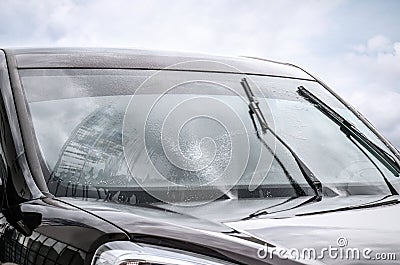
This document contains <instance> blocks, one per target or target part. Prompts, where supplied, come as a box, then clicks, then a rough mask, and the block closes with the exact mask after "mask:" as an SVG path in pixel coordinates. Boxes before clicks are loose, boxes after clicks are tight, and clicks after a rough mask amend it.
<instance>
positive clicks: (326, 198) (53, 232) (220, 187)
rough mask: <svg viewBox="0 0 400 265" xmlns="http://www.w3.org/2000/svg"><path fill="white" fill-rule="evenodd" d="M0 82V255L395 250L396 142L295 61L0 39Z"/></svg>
mask: <svg viewBox="0 0 400 265" xmlns="http://www.w3.org/2000/svg"><path fill="white" fill-rule="evenodd" d="M0 89H1V100H0V114H1V117H0V122H1V126H0V129H1V133H0V136H1V145H0V157H1V159H0V171H1V189H0V190H1V193H0V200H1V206H2V207H1V212H2V213H1V219H0V220H1V221H0V261H1V262H12V263H16V264H93V265H134V264H136V265H145V264H163V265H170V264H176V265H184V264H186V265H189V264H211V265H222V264H250V265H256V264H336V263H340V264H363V263H367V264H386V263H396V262H398V261H397V260H398V259H400V249H399V246H400V236H399V235H400V222H399V217H400V207H399V204H398V203H399V193H398V192H399V191H400V182H399V173H400V166H399V159H400V154H399V152H398V150H396V148H395V147H394V146H393V145H391V144H390V143H389V142H388V141H387V140H386V139H385V138H384V137H383V136H382V135H381V134H380V133H379V132H377V131H376V129H375V128H374V127H373V126H372V125H371V124H370V123H369V122H368V121H367V120H366V119H365V118H364V117H363V116H362V115H361V114H360V113H358V112H357V111H356V110H355V109H354V108H353V107H351V106H350V105H349V104H347V103H346V102H345V101H344V100H343V99H341V98H340V97H339V96H338V95H337V94H336V93H335V92H333V91H332V90H331V89H330V88H329V87H328V86H327V85H325V84H324V83H323V82H322V81H320V80H319V79H318V78H316V77H314V76H313V75H311V74H309V73H308V72H306V71H305V70H303V69H301V68H299V67H297V66H295V65H291V64H286V63H279V62H274V61H269V60H265V59H260V58H250V57H223V56H212V55H204V54H186V53H173V52H159V51H143V50H118V49H77V48H75V49H4V50H1V52H0ZM372 100H373V99H372Z"/></svg>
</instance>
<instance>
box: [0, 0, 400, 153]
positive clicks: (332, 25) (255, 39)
mask: <svg viewBox="0 0 400 265" xmlns="http://www.w3.org/2000/svg"><path fill="white" fill-rule="evenodd" d="M0 5H1V9H0V23H1V25H2V26H1V27H0V46H6V47H8V46H95V47H98V46H106V47H134V48H149V49H163V50H185V51H200V52H208V53H218V54H228V55H250V56H259V57H265V58H269V59H275V60H280V61H285V62H292V63H296V64H298V65H300V66H302V67H304V68H306V69H308V70H310V71H311V72H312V73H315V74H317V75H318V76H320V77H321V78H322V79H323V80H325V81H326V82H327V83H328V84H329V85H330V86H331V87H332V88H334V89H335V90H336V91H337V92H338V93H339V94H340V95H342V96H343V97H345V98H346V99H347V100H348V101H349V102H350V103H351V104H352V105H354V106H355V107H357V108H358V109H359V110H360V111H361V112H362V113H363V114H364V115H365V116H367V118H368V119H369V120H370V121H371V122H372V123H373V124H374V125H375V126H376V127H377V128H378V129H380V130H381V131H382V132H383V133H384V134H385V135H386V136H387V137H388V138H389V139H390V140H391V141H392V143H394V144H395V145H396V146H397V147H400V30H399V26H400V16H399V11H400V1H397V0H385V1H380V0H375V1H370V0H364V1H333V0H325V1H306V0H302V1H296V0H292V1H275V0H274V1H273V0H263V1H253V0H249V1H241V0H213V1H211V0H209V1H191V0H185V1H183V0H182V1H180V0H169V1H128V0H126V1H125V0H116V1H109V0H99V1H79V0H65V1H51V0H48V1H22V0H21V1H15V0H0Z"/></svg>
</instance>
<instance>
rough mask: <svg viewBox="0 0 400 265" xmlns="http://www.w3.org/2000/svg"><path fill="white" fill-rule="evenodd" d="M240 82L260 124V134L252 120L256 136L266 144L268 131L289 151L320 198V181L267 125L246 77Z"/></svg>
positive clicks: (251, 112)
mask: <svg viewBox="0 0 400 265" xmlns="http://www.w3.org/2000/svg"><path fill="white" fill-rule="evenodd" d="M240 83H241V84H242V87H243V89H244V91H245V93H246V96H247V98H248V99H249V113H250V117H251V119H252V120H254V119H253V116H256V118H257V121H258V123H259V124H260V127H261V132H262V134H260V133H259V132H258V128H257V126H256V124H255V123H254V122H253V125H254V128H255V130H256V133H257V137H258V138H259V139H260V140H261V141H262V142H263V144H265V145H266V143H265V141H264V139H262V135H264V134H266V133H267V132H268V131H269V132H270V133H271V134H272V135H273V136H274V137H275V138H276V139H277V140H278V141H279V142H280V143H281V144H282V145H283V146H284V147H285V148H286V149H287V150H288V151H289V152H290V154H291V155H292V157H293V158H294V160H295V161H296V164H297V165H298V167H299V169H300V171H301V173H302V174H303V176H304V179H305V180H306V181H307V183H308V185H310V187H311V188H312V190H313V191H314V193H315V196H316V198H317V199H318V200H320V199H321V198H322V183H321V181H319V179H317V177H315V176H314V174H313V173H312V172H311V170H310V169H309V168H308V167H307V166H306V164H305V163H304V162H303V161H301V159H300V158H299V157H298V156H297V154H296V153H295V152H294V151H293V149H292V148H291V147H290V146H289V145H288V144H287V143H286V142H285V141H284V140H283V139H282V138H281V137H280V136H279V135H277V134H276V133H275V131H274V130H273V129H272V128H271V127H269V126H268V123H267V121H266V120H265V117H264V115H263V113H262V111H261V109H260V107H259V106H258V105H259V102H258V100H257V98H256V97H255V95H254V93H253V91H252V90H251V88H250V86H249V83H248V82H247V79H246V78H243V79H242V81H241V82H240Z"/></svg>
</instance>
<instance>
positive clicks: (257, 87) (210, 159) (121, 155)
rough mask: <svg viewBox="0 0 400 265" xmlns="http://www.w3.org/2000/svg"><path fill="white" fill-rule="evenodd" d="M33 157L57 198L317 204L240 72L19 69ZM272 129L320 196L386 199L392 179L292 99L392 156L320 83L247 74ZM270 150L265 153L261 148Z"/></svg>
mask: <svg viewBox="0 0 400 265" xmlns="http://www.w3.org/2000/svg"><path fill="white" fill-rule="evenodd" d="M20 75H21V81H22V85H23V88H24V90H25V93H26V97H27V101H28V104H29V109H30V114H31V117H32V123H33V127H34V129H35V134H36V137H37V140H38V153H39V155H40V157H42V158H43V166H44V169H45V170H44V171H45V172H48V175H47V176H46V177H47V183H48V185H49V189H50V191H51V192H52V193H53V194H55V195H56V196H76V197H95V198H105V197H107V196H114V195H115V194H117V195H118V196H120V197H121V199H122V200H126V201H129V202H133V203H147V202H152V201H166V202H199V201H202V202H203V201H211V200H214V199H221V198H230V199H248V198H269V197H296V196H303V195H314V194H313V191H312V189H311V187H310V186H309V184H308V183H307V181H306V180H305V179H304V176H303V175H302V173H301V171H300V170H299V168H298V165H297V164H296V161H295V160H294V159H293V156H292V155H291V154H290V153H289V152H288V150H287V149H286V148H285V147H284V146H282V144H281V143H280V142H279V141H276V139H275V138H274V137H273V136H271V135H270V134H268V133H267V134H266V135H265V141H266V142H267V143H268V146H264V145H263V144H261V143H260V141H259V139H258V138H257V135H256V132H255V130H254V126H253V124H252V120H251V119H250V117H249V114H248V111H249V109H248V100H247V98H246V96H245V94H244V91H243V88H242V87H241V84H240V80H241V79H242V78H243V77H244V75H242V74H227V73H203V72H182V71H173V70H168V71H160V72H156V71H151V70H106V69H103V70H99V69H97V70H95V69H85V70H82V69H81V70H78V69H75V70H72V69H69V70H67V69H64V70H63V69H47V70H46V69H41V70H21V71H20ZM247 78H248V80H249V82H250V83H251V85H252V88H253V90H254V93H255V95H256V96H257V98H258V100H259V102H260V108H261V110H262V111H263V113H264V115H265V118H266V120H267V122H268V124H269V125H270V126H272V127H273V128H274V130H275V131H276V132H277V133H278V134H279V135H280V137H281V138H282V139H283V140H284V141H285V142H287V143H288V144H289V145H290V146H291V148H292V149H293V151H294V152H295V153H296V154H297V156H298V157H299V158H300V159H301V160H302V161H303V162H304V163H305V164H306V165H307V167H308V168H309V169H310V170H311V171H312V172H313V173H314V175H315V176H316V177H317V178H318V179H319V180H320V181H321V183H322V185H323V187H324V195H325V196H331V195H332V196H333V195H352V194H359V195H364V194H390V190H389V188H388V186H387V184H386V183H385V181H384V179H383V176H382V175H385V176H386V177H387V178H388V179H389V180H393V179H394V177H393V174H392V173H391V172H390V171H388V170H387V168H386V167H385V166H383V165H382V164H381V163H380V162H379V161H377V160H376V159H375V158H374V157H371V156H368V155H367V152H366V151H365V150H363V149H362V147H361V148H360V147H358V146H356V145H354V144H353V143H351V142H350V140H349V139H348V138H347V137H346V136H345V135H344V134H342V133H341V132H340V131H339V130H338V129H337V126H335V125H334V124H333V123H332V122H331V121H330V120H329V118H327V117H326V116H324V115H323V114H321V112H319V111H318V110H317V109H316V108H315V107H313V105H312V104H310V103H309V102H307V101H306V100H305V99H304V98H302V97H301V96H299V95H298V94H297V89H298V87H299V86H303V87H306V88H307V89H308V90H310V91H312V92H313V93H314V94H316V95H318V97H319V98H321V99H322V100H324V102H326V103H327V104H328V105H329V106H330V107H332V108H333V109H335V110H336V111H337V112H338V113H340V114H341V115H342V116H343V117H346V119H348V120H350V121H351V122H352V123H353V124H355V125H356V126H357V127H358V129H360V130H361V131H362V132H363V133H364V134H365V135H366V136H367V137H369V139H370V140H371V141H373V142H375V143H376V144H377V145H379V146H380V147H381V148H383V149H384V150H386V151H387V152H390V151H389V150H388V149H387V148H386V147H385V146H384V145H383V144H382V143H381V142H380V141H379V140H378V139H377V138H376V136H375V135H374V134H373V133H372V132H371V131H370V130H368V129H367V128H366V126H364V125H363V124H362V123H361V122H360V121H359V120H358V119H357V118H356V117H355V116H354V115H353V114H352V113H351V112H350V111H349V110H347V109H346V107H345V106H343V105H342V104H341V103H340V102H339V101H338V100H336V99H335V98H334V97H333V96H332V95H330V94H329V93H328V92H326V91H325V90H324V88H323V87H321V86H320V85H319V84H318V83H316V82H314V81H309V80H298V79H290V78H280V77H267V76H252V75H247ZM268 147H269V148H268Z"/></svg>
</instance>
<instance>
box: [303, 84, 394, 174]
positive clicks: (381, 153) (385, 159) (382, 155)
mask: <svg viewBox="0 0 400 265" xmlns="http://www.w3.org/2000/svg"><path fill="white" fill-rule="evenodd" d="M297 93H298V94H299V95H300V96H302V97H303V98H304V99H305V100H307V101H308V102H310V103H312V104H313V105H314V106H315V107H316V108H317V109H318V110H320V111H321V112H322V113H323V114H324V115H325V116H327V117H328V118H330V119H331V120H332V121H333V122H335V123H336V124H337V125H338V126H339V127H340V131H341V132H343V133H344V134H345V135H346V136H347V137H349V138H350V137H351V138H353V139H354V140H356V141H357V142H358V143H359V144H360V145H361V146H363V147H364V148H365V149H367V150H368V152H369V153H371V154H372V155H373V156H374V157H375V158H376V159H378V160H379V161H380V162H381V163H382V164H383V165H384V166H385V167H386V168H387V169H389V170H390V172H392V173H393V175H394V176H396V177H399V176H400V166H399V164H398V163H397V161H396V160H395V159H394V158H393V157H392V156H391V155H390V154H388V153H387V152H386V151H385V150H383V149H382V148H381V147H379V146H378V145H376V144H375V143H374V142H372V141H371V140H369V139H368V138H367V137H366V136H365V135H364V134H363V133H362V132H360V131H359V130H358V129H357V128H356V127H355V126H354V125H353V124H352V123H351V122H349V121H348V120H346V119H345V118H343V117H342V116H341V115H340V114H339V113H337V112H336V111H335V110H333V109H332V108H331V107H329V106H328V105H327V104H325V103H324V102H323V101H322V100H320V99H319V98H318V97H317V96H315V95H314V94H313V93H311V92H310V91H308V90H307V89H306V88H304V87H303V86H300V87H298V90H297Z"/></svg>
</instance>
